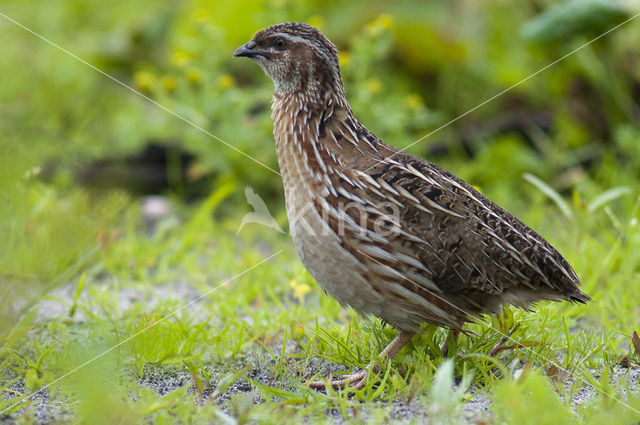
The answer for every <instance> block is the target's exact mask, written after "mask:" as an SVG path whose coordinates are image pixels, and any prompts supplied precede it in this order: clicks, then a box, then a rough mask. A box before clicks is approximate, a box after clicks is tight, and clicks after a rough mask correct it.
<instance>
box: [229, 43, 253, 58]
mask: <svg viewBox="0 0 640 425" xmlns="http://www.w3.org/2000/svg"><path fill="white" fill-rule="evenodd" d="M257 45H258V43H256V42H255V41H250V42H248V43H247V44H244V45H242V46H240V47H238V48H237V49H236V51H235V52H233V57H234V58H238V57H243V56H244V57H247V58H252V57H254V56H258V55H260V52H258V51H256V50H254V49H255V47H256V46H257Z"/></svg>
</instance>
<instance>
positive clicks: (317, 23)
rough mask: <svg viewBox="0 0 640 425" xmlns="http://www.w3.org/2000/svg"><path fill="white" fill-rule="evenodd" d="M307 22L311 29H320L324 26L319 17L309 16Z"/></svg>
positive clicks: (321, 18)
mask: <svg viewBox="0 0 640 425" xmlns="http://www.w3.org/2000/svg"><path fill="white" fill-rule="evenodd" d="M307 22H309V25H311V26H312V27H316V28H318V29H322V27H323V26H324V18H323V17H322V16H320V15H313V16H310V17H309V20H308V21H307Z"/></svg>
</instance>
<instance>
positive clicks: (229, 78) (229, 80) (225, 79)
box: [218, 74, 236, 89]
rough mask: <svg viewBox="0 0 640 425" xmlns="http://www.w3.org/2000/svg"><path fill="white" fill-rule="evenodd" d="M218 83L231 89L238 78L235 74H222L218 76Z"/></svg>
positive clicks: (224, 87)
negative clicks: (234, 76)
mask: <svg viewBox="0 0 640 425" xmlns="http://www.w3.org/2000/svg"><path fill="white" fill-rule="evenodd" d="M218 85H219V86H220V87H222V88H223V89H230V88H231V87H233V86H235V85H236V80H235V78H233V75H229V74H222V75H220V76H219V77H218Z"/></svg>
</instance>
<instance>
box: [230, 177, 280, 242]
mask: <svg viewBox="0 0 640 425" xmlns="http://www.w3.org/2000/svg"><path fill="white" fill-rule="evenodd" d="M244 195H245V197H246V198H247V202H248V203H249V205H251V206H252V207H253V211H252V212H248V213H246V214H245V215H244V217H242V221H241V222H240V227H239V228H238V231H237V232H236V235H237V234H239V233H240V231H241V230H242V228H243V227H244V226H245V224H249V223H258V224H262V225H263V226H267V227H270V228H272V229H273V230H275V231H277V232H280V233H284V230H282V228H280V225H279V224H278V222H277V221H276V219H275V218H273V216H272V215H271V213H270V212H269V208H267V204H265V203H264V201H263V200H262V198H261V197H260V196H259V195H258V194H257V193H256V192H255V191H254V190H253V188H252V187H250V186H247V187H245V189H244Z"/></svg>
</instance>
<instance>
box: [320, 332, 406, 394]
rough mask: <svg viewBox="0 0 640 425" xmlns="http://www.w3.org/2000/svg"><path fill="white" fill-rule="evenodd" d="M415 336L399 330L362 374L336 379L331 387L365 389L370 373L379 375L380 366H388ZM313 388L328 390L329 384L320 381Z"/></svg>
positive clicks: (330, 383)
mask: <svg viewBox="0 0 640 425" xmlns="http://www.w3.org/2000/svg"><path fill="white" fill-rule="evenodd" d="M413 335H415V334H414V333H412V332H407V331H403V330H400V329H398V333H397V335H396V337H395V338H394V339H393V341H391V342H390V343H389V345H387V347H386V348H385V349H384V350H383V351H382V353H380V355H379V356H378V358H377V359H376V360H373V361H372V362H371V363H370V364H369V366H367V367H366V368H365V369H363V370H361V371H360V372H357V373H354V374H351V375H347V376H345V377H343V378H342V379H334V380H332V381H331V382H329V385H330V386H331V387H333V388H336V389H337V388H345V387H349V388H353V389H356V390H359V389H361V388H362V387H364V384H365V383H366V382H367V376H368V375H369V373H377V372H378V370H380V367H379V364H382V365H384V366H386V364H387V362H388V361H390V360H391V359H392V358H394V357H395V356H396V354H398V352H399V351H400V350H401V349H402V347H404V346H405V345H407V343H408V342H409V341H410V340H411V338H412V337H413ZM309 386H310V387H311V388H315V389H326V387H327V384H325V382H324V381H321V380H318V381H314V382H312V383H311V384H309Z"/></svg>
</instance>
